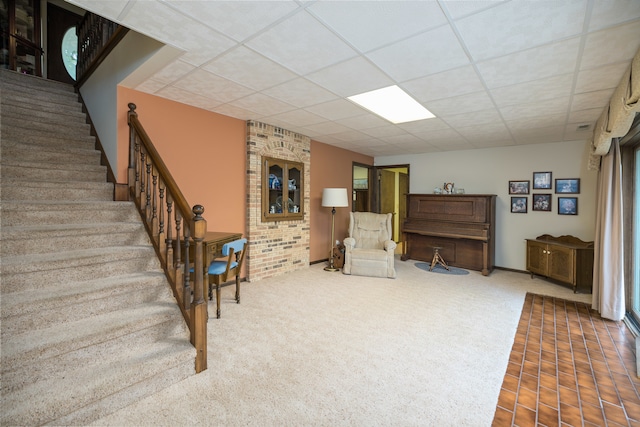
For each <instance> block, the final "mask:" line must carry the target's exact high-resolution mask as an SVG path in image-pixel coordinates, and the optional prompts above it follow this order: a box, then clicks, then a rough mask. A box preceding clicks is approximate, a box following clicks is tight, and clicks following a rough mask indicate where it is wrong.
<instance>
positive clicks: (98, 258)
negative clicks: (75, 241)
mask: <svg viewBox="0 0 640 427" xmlns="http://www.w3.org/2000/svg"><path fill="white" fill-rule="evenodd" d="M2 268H3V273H2V292H3V293H8V292H19V291H25V290H31V291H33V292H40V291H43V290H46V289H47V288H48V287H50V286H55V284H56V283H64V282H77V281H81V280H86V279H88V278H105V277H109V276H117V275H122V274H131V273H134V272H140V271H161V269H160V262H159V261H158V259H157V258H156V255H155V250H154V249H153V247H150V246H123V247H107V248H96V249H83V250H71V251H60V252H56V253H49V254H35V255H30V256H28V257H26V256H20V255H16V256H4V257H3V258H2Z"/></svg>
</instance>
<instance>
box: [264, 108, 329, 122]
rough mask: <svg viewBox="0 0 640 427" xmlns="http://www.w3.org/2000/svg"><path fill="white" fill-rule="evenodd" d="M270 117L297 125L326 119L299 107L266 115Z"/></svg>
mask: <svg viewBox="0 0 640 427" xmlns="http://www.w3.org/2000/svg"><path fill="white" fill-rule="evenodd" d="M272 118H274V119H277V120H283V121H285V122H288V123H295V124H296V125H297V126H309V125H314V124H316V123H322V122H326V121H327V119H325V118H324V117H320V116H317V115H315V114H313V113H310V112H308V111H305V110H300V109H297V110H291V111H287V112H284V113H280V114H274V115H272V116H268V119H272Z"/></svg>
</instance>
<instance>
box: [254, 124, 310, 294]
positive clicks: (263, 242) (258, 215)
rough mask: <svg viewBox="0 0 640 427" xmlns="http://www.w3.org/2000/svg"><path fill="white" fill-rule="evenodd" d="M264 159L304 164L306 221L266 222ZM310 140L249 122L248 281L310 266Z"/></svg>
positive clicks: (275, 128)
mask: <svg viewBox="0 0 640 427" xmlns="http://www.w3.org/2000/svg"><path fill="white" fill-rule="evenodd" d="M262 156H267V157H274V158H277V159H284V160H290V161H296V162H302V163H303V164H304V192H303V194H304V219H303V220H295V221H292V220H286V221H276V222H263V221H262V218H263V215H262V185H263V182H262V181H263V177H264V174H263V171H262ZM310 167H311V140H310V139H309V137H306V136H304V135H300V134H297V133H295V132H290V131H288V130H286V129H282V128H279V127H275V126H272V125H268V124H266V123H261V122H257V121H253V120H250V121H247V176H248V179H247V183H248V184H247V185H248V189H247V197H248V200H247V206H248V210H247V230H248V236H247V238H248V240H249V252H248V254H247V260H246V262H247V279H248V280H249V281H251V282H253V281H257V280H260V279H264V278H266V277H271V276H277V275H280V274H284V273H286V272H288V271H293V270H297V269H300V268H307V267H308V266H309V229H310V220H309V207H310V203H309V188H310V173H309V172H310Z"/></svg>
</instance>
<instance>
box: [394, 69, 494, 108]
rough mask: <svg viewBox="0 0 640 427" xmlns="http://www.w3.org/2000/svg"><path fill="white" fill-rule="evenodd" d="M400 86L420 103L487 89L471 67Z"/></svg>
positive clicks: (419, 79) (422, 78)
mask: <svg viewBox="0 0 640 427" xmlns="http://www.w3.org/2000/svg"><path fill="white" fill-rule="evenodd" d="M400 86H401V87H402V88H403V89H404V90H405V91H406V92H408V93H409V94H410V95H411V96H413V97H414V98H415V99H416V100H417V101H419V102H425V101H432V100H436V99H442V98H449V97H452V96H457V95H464V94H466V93H472V92H479V91H481V90H484V89H485V88H484V85H483V84H482V81H481V80H480V78H479V77H478V75H477V73H476V71H475V69H474V68H473V67H472V66H471V65H469V66H464V67H460V68H456V69H454V70H448V71H445V72H442V73H437V74H432V75H430V76H426V77H421V78H418V79H415V80H410V81H407V82H404V83H402V84H401V85H400Z"/></svg>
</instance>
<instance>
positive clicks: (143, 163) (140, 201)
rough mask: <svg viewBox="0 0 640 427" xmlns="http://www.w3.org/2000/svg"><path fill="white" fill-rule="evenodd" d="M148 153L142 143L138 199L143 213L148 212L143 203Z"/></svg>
mask: <svg viewBox="0 0 640 427" xmlns="http://www.w3.org/2000/svg"><path fill="white" fill-rule="evenodd" d="M146 157H147V156H146V153H145V151H144V148H143V147H142V145H141V146H140V164H139V165H138V169H139V170H140V192H139V193H138V194H137V195H136V200H137V202H138V206H139V208H140V211H141V212H142V213H143V214H146V212H145V210H144V205H143V204H142V201H143V200H144V199H143V196H144V186H145V184H144V173H143V172H144V165H145V164H146Z"/></svg>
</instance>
